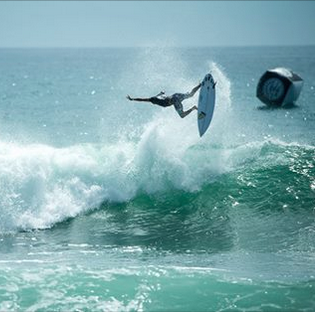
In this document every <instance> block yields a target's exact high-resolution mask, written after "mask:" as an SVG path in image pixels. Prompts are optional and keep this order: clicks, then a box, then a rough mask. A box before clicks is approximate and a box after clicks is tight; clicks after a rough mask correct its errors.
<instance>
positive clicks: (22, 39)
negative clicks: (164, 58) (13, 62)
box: [0, 0, 315, 47]
mask: <svg viewBox="0 0 315 312" xmlns="http://www.w3.org/2000/svg"><path fill="white" fill-rule="evenodd" d="M314 33H315V1H178V0H177V1H0V47H139V46H140V47H141V46H150V45H155V44H159V43H161V44H163V45H164V46H168V45H170V46H252V45H254V46H257V45H258V46H262V45H314V44H315V35H314Z"/></svg>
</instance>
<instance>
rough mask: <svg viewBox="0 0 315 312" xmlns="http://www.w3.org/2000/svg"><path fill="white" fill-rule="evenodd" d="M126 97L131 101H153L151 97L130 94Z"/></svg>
mask: <svg viewBox="0 0 315 312" xmlns="http://www.w3.org/2000/svg"><path fill="white" fill-rule="evenodd" d="M126 98H127V99H128V100H129V101H138V102H151V99H150V98H132V97H131V96H130V95H127V96H126Z"/></svg>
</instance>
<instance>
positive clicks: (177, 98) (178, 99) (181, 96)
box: [170, 93, 190, 116]
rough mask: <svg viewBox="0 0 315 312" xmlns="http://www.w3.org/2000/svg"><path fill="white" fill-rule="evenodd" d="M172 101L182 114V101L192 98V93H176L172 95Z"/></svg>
mask: <svg viewBox="0 0 315 312" xmlns="http://www.w3.org/2000/svg"><path fill="white" fill-rule="evenodd" d="M170 98H171V99H170V100H171V103H172V104H173V105H174V108H175V109H176V111H177V113H178V114H179V115H180V116H181V114H182V113H183V104H182V101H184V100H186V99H188V98H190V93H175V94H173V95H172V96H170Z"/></svg>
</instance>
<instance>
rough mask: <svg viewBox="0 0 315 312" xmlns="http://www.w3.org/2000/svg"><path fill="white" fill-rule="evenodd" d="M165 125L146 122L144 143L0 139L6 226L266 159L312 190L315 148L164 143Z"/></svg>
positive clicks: (204, 181) (206, 179) (185, 184)
mask: <svg viewBox="0 0 315 312" xmlns="http://www.w3.org/2000/svg"><path fill="white" fill-rule="evenodd" d="M163 127H166V124H165V123H164V124H162V125H161V124H157V125H156V124H155V125H149V126H148V128H147V130H146V131H145V132H144V134H143V136H142V139H141V140H140V141H139V142H118V143H117V144H115V145H106V146H101V145H91V144H85V145H78V146H72V147H68V148H61V149H58V148H53V147H50V146H46V145H26V146H19V145H15V144H12V143H0V151H1V152H0V181H1V182H0V183H1V190H0V192H1V194H0V195H1V196H0V210H1V216H2V218H1V221H0V229H1V231H2V232H7V231H12V230H16V229H24V230H25V229H34V228H37V229H42V228H49V227H51V226H53V225H54V224H56V223H57V222H61V221H63V220H65V219H67V218H69V217H74V216H77V215H79V214H82V213H85V212H87V211H89V210H91V209H95V208H98V207H100V205H101V204H102V203H104V202H112V203H119V202H128V201H129V200H131V199H133V198H135V197H136V196H138V195H139V194H157V193H163V192H170V191H171V190H172V189H173V190H181V191H183V192H188V193H193V192H196V191H202V188H203V187H204V186H205V185H208V184H211V183H213V182H214V181H217V180H218V179H219V178H220V177H222V176H223V175H224V174H228V173H231V172H232V173H233V172H236V171H237V172H242V170H244V172H250V171H251V170H258V171H259V170H263V169H264V170H267V169H268V166H270V169H269V171H268V173H267V176H268V175H269V176H270V175H271V172H272V170H274V168H277V166H278V167H279V166H285V168H287V170H289V171H290V172H293V173H296V174H297V175H302V176H303V175H304V177H306V178H307V179H308V183H309V185H308V186H309V188H311V189H313V190H314V189H315V180H314V178H313V177H314V174H313V173H314V172H313V168H314V167H313V166H312V163H313V158H312V157H313V155H314V148H313V147H305V146H304V147H302V148H301V146H299V145H292V144H291V145H288V144H285V143H280V142H278V141H277V142H270V141H265V142H253V143H249V144H246V145H241V146H236V147H234V148H226V147H224V146H221V147H220V146H217V145H216V144H210V145H209V144H208V145H207V144H206V145H202V144H199V143H197V144H194V143H191V144H190V145H189V144H188V143H187V141H183V144H180V143H179V142H177V141H176V140H175V141H174V142H173V141H172V138H171V139H170V140H169V141H166V142H165V140H164V139H165V136H164V135H165V129H164V128H163ZM185 143H186V144H185ZM176 144H178V146H176V148H175V149H174V145H176ZM305 155H308V156H307V157H308V158H307V157H306V156H305ZM205 160H206V161H205ZM255 168H256V169H255ZM266 168H267V169H266ZM280 174H281V173H280ZM241 176H242V177H243V179H244V181H245V182H246V181H247V182H246V183H247V184H248V185H253V184H255V182H254V180H255V179H254V178H253V176H250V175H249V176H247V177H246V176H245V175H244V174H243V175H240V177H241ZM265 178H266V177H265ZM273 178H276V177H273ZM269 179H270V181H272V179H271V178H270V177H269ZM245 182H244V183H245ZM287 182H289V181H287ZM284 183H285V182H284ZM292 191H293V190H292Z"/></svg>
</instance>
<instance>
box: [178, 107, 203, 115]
mask: <svg viewBox="0 0 315 312" xmlns="http://www.w3.org/2000/svg"><path fill="white" fill-rule="evenodd" d="M193 110H198V108H197V106H193V107H191V108H190V109H188V110H186V111H183V110H182V109H181V110H180V109H178V110H176V111H177V113H178V115H179V116H180V117H181V118H185V117H186V116H187V115H189V114H190V113H191V112H192V111H193Z"/></svg>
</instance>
